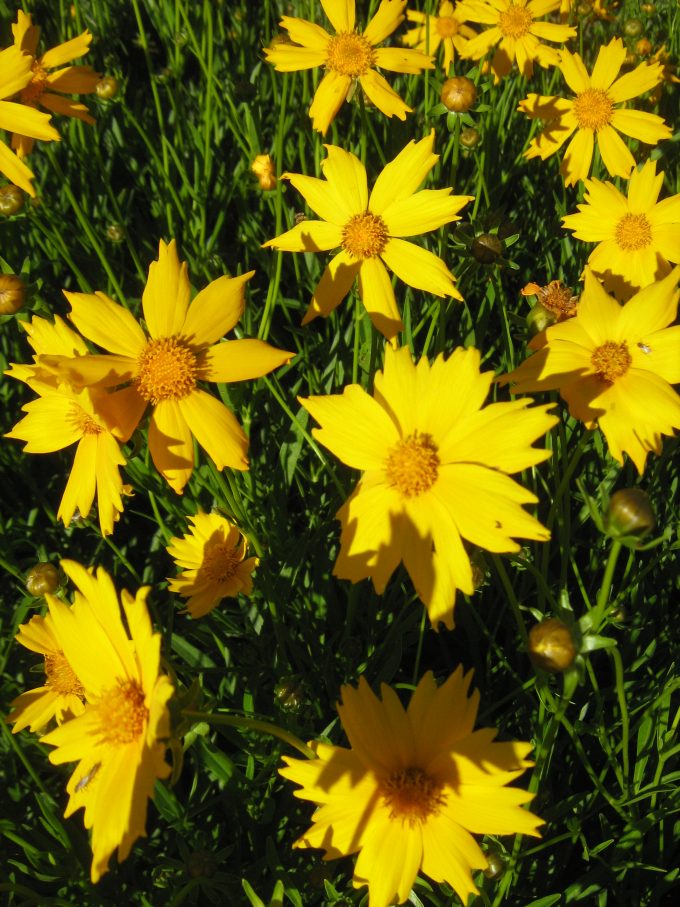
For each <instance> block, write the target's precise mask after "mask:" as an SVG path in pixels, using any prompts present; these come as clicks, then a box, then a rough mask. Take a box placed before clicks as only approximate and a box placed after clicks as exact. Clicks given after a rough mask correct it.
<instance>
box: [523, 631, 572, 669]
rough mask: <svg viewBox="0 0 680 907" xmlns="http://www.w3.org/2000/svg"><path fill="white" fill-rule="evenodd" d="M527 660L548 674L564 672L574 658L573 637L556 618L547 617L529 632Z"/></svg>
mask: <svg viewBox="0 0 680 907" xmlns="http://www.w3.org/2000/svg"><path fill="white" fill-rule="evenodd" d="M529 658H530V659H531V661H532V663H533V665H534V667H536V668H540V669H541V670H542V671H548V673H550V674H559V673H560V672H562V671H566V670H567V668H568V667H569V665H570V664H571V663H572V662H573V660H574V658H576V646H575V645H574V637H573V636H572V635H571V631H570V629H569V627H568V626H567V625H566V624H565V623H564V621H561V620H560V619H559V618H558V617H547V618H546V619H545V620H542V621H541V622H540V624H535V625H534V626H533V627H532V628H531V630H530V631H529Z"/></svg>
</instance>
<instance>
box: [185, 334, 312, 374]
mask: <svg viewBox="0 0 680 907" xmlns="http://www.w3.org/2000/svg"><path fill="white" fill-rule="evenodd" d="M293 356H295V353H289V352H287V351H286V350H279V349H277V348H276V347H273V346H270V345H269V344H268V343H265V342H264V341H263V340H251V339H244V340H227V341H225V342H224V343H217V344H215V346H211V347H210V348H209V349H207V350H204V351H203V353H201V355H200V357H199V360H198V366H199V370H200V377H201V380H202V381H220V382H229V381H248V380H250V379H252V378H260V377H261V376H262V375H268V374H269V372H271V371H273V370H274V369H275V368H279V366H281V365H285V364H286V363H287V362H290V360H291V359H292V358H293Z"/></svg>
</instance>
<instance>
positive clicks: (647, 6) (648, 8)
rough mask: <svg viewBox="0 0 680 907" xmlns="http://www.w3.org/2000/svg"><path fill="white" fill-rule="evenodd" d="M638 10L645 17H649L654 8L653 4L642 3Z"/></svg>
mask: <svg viewBox="0 0 680 907" xmlns="http://www.w3.org/2000/svg"><path fill="white" fill-rule="evenodd" d="M640 9H641V10H642V12H643V13H645V14H646V15H647V16H651V14H652V13H653V12H654V9H655V7H654V4H653V3H643V4H642V5H641V6H640Z"/></svg>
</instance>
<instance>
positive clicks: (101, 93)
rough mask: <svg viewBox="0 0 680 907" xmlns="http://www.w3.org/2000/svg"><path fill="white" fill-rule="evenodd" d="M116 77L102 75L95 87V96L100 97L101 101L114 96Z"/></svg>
mask: <svg viewBox="0 0 680 907" xmlns="http://www.w3.org/2000/svg"><path fill="white" fill-rule="evenodd" d="M119 87H120V86H119V85H118V79H116V78H115V77H114V76H103V77H102V78H101V79H100V80H99V81H98V82H97V86H96V88H95V91H96V92H97V97H98V98H101V99H102V101H110V100H111V98H115V97H116V95H117V94H118V89H119Z"/></svg>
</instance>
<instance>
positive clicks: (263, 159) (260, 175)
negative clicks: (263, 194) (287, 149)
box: [250, 154, 276, 191]
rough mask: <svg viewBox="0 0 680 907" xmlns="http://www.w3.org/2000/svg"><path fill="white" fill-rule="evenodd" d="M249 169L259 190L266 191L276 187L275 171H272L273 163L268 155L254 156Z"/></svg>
mask: <svg viewBox="0 0 680 907" xmlns="http://www.w3.org/2000/svg"><path fill="white" fill-rule="evenodd" d="M250 169H251V170H252V172H253V173H254V174H255V176H256V177H257V181H258V183H259V184H260V189H263V190H265V191H267V190H268V189H273V188H274V186H276V171H275V170H274V161H273V160H272V159H271V157H270V155H268V154H258V155H256V157H255V160H254V161H253V163H252V164H251V166H250Z"/></svg>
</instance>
